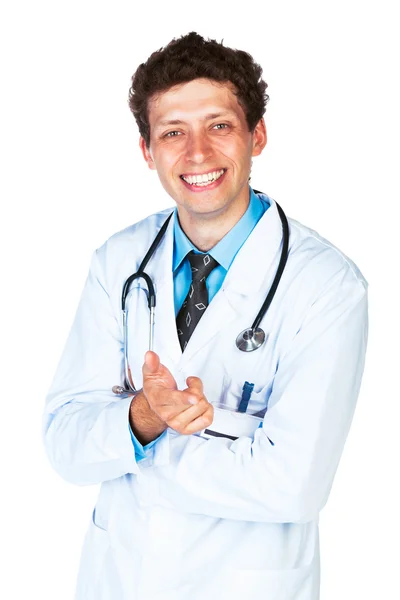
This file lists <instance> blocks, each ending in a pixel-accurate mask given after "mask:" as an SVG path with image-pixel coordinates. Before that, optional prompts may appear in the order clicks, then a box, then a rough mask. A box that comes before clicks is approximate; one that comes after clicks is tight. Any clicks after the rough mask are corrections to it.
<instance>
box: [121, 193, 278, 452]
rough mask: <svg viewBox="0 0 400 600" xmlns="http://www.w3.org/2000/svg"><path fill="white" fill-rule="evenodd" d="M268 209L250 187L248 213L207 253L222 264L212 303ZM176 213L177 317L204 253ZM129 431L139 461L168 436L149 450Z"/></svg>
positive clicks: (214, 274)
mask: <svg viewBox="0 0 400 600" xmlns="http://www.w3.org/2000/svg"><path fill="white" fill-rule="evenodd" d="M268 208H269V203H268V202H267V201H264V200H261V199H260V198H259V197H258V196H256V194H255V193H254V191H253V190H252V188H251V187H250V202H249V206H248V207H247V210H246V212H245V213H244V215H243V216H242V218H241V219H240V220H239V221H238V222H237V223H236V225H235V226H234V227H232V229H231V230H230V231H228V233H227V234H226V235H224V237H223V238H222V239H221V240H220V241H219V242H218V244H216V245H215V246H214V248H212V249H211V250H209V251H208V254H210V255H211V256H212V257H213V258H214V259H215V260H216V261H217V262H218V263H219V264H218V266H217V267H215V269H213V270H212V271H211V273H210V275H209V276H208V277H207V279H206V286H207V290H208V302H209V303H210V302H211V301H212V299H213V298H214V296H215V294H216V293H217V292H218V290H219V289H220V287H221V285H222V283H223V281H224V279H225V276H226V274H227V272H228V269H229V267H230V266H231V264H232V263H233V260H234V258H235V256H236V254H237V253H238V252H239V250H240V248H241V247H242V246H243V244H244V242H245V241H246V240H247V238H248V237H249V235H250V233H251V232H252V231H253V229H254V227H255V226H256V225H257V223H258V221H259V220H260V219H261V217H262V216H263V214H264V213H265V211H266V210H267V209H268ZM176 213H177V211H176V209H175V225H174V253H173V261H172V263H173V264H172V271H173V277H174V299H175V316H176V315H177V314H178V312H179V309H180V307H181V306H182V304H183V301H184V299H185V298H186V296H187V293H188V291H189V287H190V283H191V281H192V271H191V268H190V264H189V261H188V259H187V258H186V256H187V254H188V252H190V251H191V250H193V251H194V252H196V253H197V254H199V253H201V250H199V249H198V248H196V247H195V246H193V244H192V242H191V241H190V240H189V239H188V237H187V236H186V235H185V233H184V232H183V230H182V228H181V226H180V224H179V219H178V218H177V214H176ZM129 429H130V432H131V438H132V443H133V445H134V448H135V457H136V461H139V460H141V459H143V458H145V457H146V450H148V449H149V448H151V447H152V446H153V445H154V444H155V443H156V442H157V441H158V440H159V439H160V438H161V437H162V436H163V435H165V433H166V432H165V431H164V432H163V433H162V434H161V435H160V436H159V437H158V438H157V439H155V440H153V441H152V442H150V443H149V444H147V445H146V446H142V444H140V442H139V441H138V440H137V439H136V437H135V435H134V434H133V432H132V429H131V428H130V427H129Z"/></svg>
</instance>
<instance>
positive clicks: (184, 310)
mask: <svg viewBox="0 0 400 600" xmlns="http://www.w3.org/2000/svg"><path fill="white" fill-rule="evenodd" d="M187 258H188V260H189V262H190V266H191V267H192V283H191V284H190V288H189V292H188V294H187V296H186V298H185V300H184V302H183V304H182V307H181V309H180V311H179V312H178V315H177V317H176V327H177V330H178V337H179V343H180V345H181V348H182V352H183V351H184V350H185V348H186V346H187V343H188V341H189V339H190V336H191V335H192V333H193V331H194V330H195V327H196V325H197V324H198V322H199V321H200V319H201V317H202V316H203V314H204V312H205V310H206V308H207V306H208V291H207V287H206V279H207V277H208V276H209V274H210V273H211V271H212V270H213V269H215V267H216V266H217V265H218V264H219V263H218V262H217V261H216V260H215V259H214V258H213V257H212V256H210V255H209V254H195V253H194V252H193V251H191V252H189V254H188V255H187Z"/></svg>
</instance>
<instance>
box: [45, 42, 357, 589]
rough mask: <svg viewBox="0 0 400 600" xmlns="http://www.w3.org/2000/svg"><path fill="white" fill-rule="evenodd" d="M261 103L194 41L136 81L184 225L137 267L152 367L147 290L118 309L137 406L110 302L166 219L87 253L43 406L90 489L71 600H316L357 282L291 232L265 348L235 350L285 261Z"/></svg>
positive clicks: (353, 386) (157, 59)
mask: <svg viewBox="0 0 400 600" xmlns="http://www.w3.org/2000/svg"><path fill="white" fill-rule="evenodd" d="M266 87H267V85H266V83H265V82H264V81H263V80H262V79H261V68H260V67H259V66H258V65H257V64H256V63H254V61H253V59H252V57H251V56H250V55H249V54H246V53H244V52H241V51H238V50H233V49H230V48H227V47H224V46H223V45H222V44H220V43H217V42H216V41H213V40H208V41H206V40H204V39H203V38H202V37H201V36H199V35H197V34H196V33H193V32H192V33H190V34H188V35H186V36H183V37H181V38H179V39H178V40H173V41H171V42H170V44H168V46H166V47H165V48H163V49H161V50H159V51H157V52H155V53H153V54H152V55H151V56H150V58H149V59H148V60H147V62H146V63H144V64H141V65H140V66H139V68H138V69H137V71H136V73H135V75H134V76H133V78H132V88H131V90H130V107H131V109H132V112H133V114H134V116H135V118H136V121H137V123H138V126H139V131H140V148H141V151H142V153H143V156H144V159H145V161H146V162H147V165H148V166H149V168H150V169H154V170H156V171H157V174H158V176H159V178H160V181H161V184H162V186H163V188H164V189H165V190H166V191H167V193H168V194H169V195H170V196H171V198H172V199H173V200H174V201H175V203H176V209H175V211H174V212H173V216H172V218H171V220H170V222H169V224H168V227H167V229H166V232H165V235H164V237H163V238H162V240H161V242H160V244H159V246H158V248H157V250H156V251H155V253H154V254H153V257H152V258H151V259H150V261H149V262H148V265H147V267H146V272H147V273H148V275H149V276H150V277H151V279H152V281H153V282H154V286H155V291H156V295H157V304H156V320H155V330H154V351H152V352H149V351H147V350H148V305H147V293H146V291H145V290H146V288H145V285H144V282H143V280H141V279H138V280H135V282H134V283H133V284H132V286H131V288H130V291H129V294H128V298H127V303H128V305H129V313H128V332H129V334H128V342H129V345H128V363H129V374H130V376H131V379H132V381H133V382H134V384H135V386H136V388H138V389H139V388H141V387H142V388H143V389H142V391H139V393H137V394H133V393H128V394H122V395H115V394H114V393H113V391H112V388H113V386H114V385H115V384H118V383H119V384H121V385H122V382H123V380H124V343H123V339H124V338H123V324H122V315H121V292H122V288H123V285H124V282H125V281H126V279H127V278H128V277H129V276H130V275H131V274H132V273H134V272H135V271H137V270H138V267H139V265H140V263H141V261H142V259H143V257H144V256H145V254H146V253H147V251H148V249H149V247H150V246H151V244H152V242H153V240H154V238H155V237H156V235H157V233H158V231H159V230H160V228H161V226H162V224H163V223H164V222H165V220H166V218H167V217H168V215H169V214H170V213H171V209H169V210H165V211H161V212H160V213H157V214H153V215H151V216H149V217H148V218H146V219H144V220H143V221H141V222H139V223H136V224H135V225H133V226H131V227H128V228H127V229H126V230H124V231H122V232H119V233H117V234H115V235H114V236H112V237H111V238H110V239H109V240H108V241H107V242H106V243H105V244H104V245H103V246H102V247H101V248H100V249H98V250H97V251H96V252H95V254H94V256H93V259H92V263H91V267H90V272H89V276H88V279H87V282H86V285H85V288H84V291H83V294H82V298H81V301H80V304H79V307H78V311H77V315H76V318H75V321H74V324H73V327H72V330H71V333H70V336H69V338H68V341H67V344H66V347H65V350H64V353H63V355H62V358H61V361H60V364H59V367H58V370H57V373H56V376H55V379H54V381H53V384H52V387H51V390H50V392H49V394H48V398H47V403H46V408H45V415H44V440H45V446H46V451H47V454H48V457H49V460H50V462H51V464H52V465H53V467H54V468H55V469H56V471H57V472H58V473H59V474H60V475H61V476H62V477H63V478H65V479H66V480H67V481H70V482H73V483H76V484H77V485H89V484H101V489H100V493H99V497H98V500H97V503H96V507H95V509H94V511H93V516H92V520H91V522H90V525H89V530H88V532H87V536H86V540H85V543H84V548H83V553H82V559H81V566H80V571H79V576H78V584H77V592H76V600H84V599H85V600H125V599H126V600H128V599H129V600H160V599H162V600H188V599H189V598H190V599H191V600H200V599H204V598H207V599H208V600H217V599H218V600H228V599H229V600H232V599H237V600H239V599H240V600H243V598H245V599H250V598H268V600H317V599H318V598H319V545H318V515H319V512H320V510H321V509H322V508H323V506H324V505H325V503H326V501H327V498H328V495H329V492H330V489H331V486H332V481H333V478H334V475H335V472H336V469H337V466H338V463H339V460H340V456H341V453H342V450H343V446H344V443H345V440H346V437H347V434H348V431H349V427H350V424H351V420H352V416H353V412H354V408H355V404H356V400H357V396H358V392H359V388H360V383H361V377H362V373H363V368H364V356H365V349H366V341H367V283H366V281H365V279H364V278H363V276H362V274H361V273H360V271H359V270H358V268H357V267H356V265H355V264H354V263H353V262H352V261H351V260H350V259H349V258H348V257H346V256H345V255H344V254H343V253H341V252H340V251H339V250H338V249H337V248H335V247H334V246H333V245H332V244H330V243H329V242H328V241H327V240H325V239H323V238H321V237H320V236H319V235H318V234H317V233H316V232H315V231H313V230H311V229H308V228H307V227H305V226H303V225H302V224H300V223H298V222H297V221H294V220H291V219H289V231H290V237H289V240H290V241H289V253H288V259H287V263H286V267H285V269H284V272H283V275H282V278H281V280H280V282H279V285H278V288H277V291H276V294H275V297H274V299H273V301H272V303H271V306H270V308H269V309H268V311H267V313H266V315H265V317H264V318H263V320H262V323H261V327H262V328H263V330H264V331H265V334H266V339H265V342H264V344H263V345H262V346H261V347H260V348H258V349H257V350H256V351H252V352H241V351H240V350H239V349H238V348H237V346H236V343H235V340H236V338H237V335H238V333H240V332H241V331H243V330H244V329H246V328H247V327H249V326H250V324H251V323H252V322H253V320H254V317H255V315H256V314H257V313H258V311H259V308H260V306H261V305H262V303H263V302H264V299H265V297H266V295H267V294H268V292H269V290H270V288H271V284H272V282H273V279H274V277H275V274H276V271H277V267H278V263H279V259H280V256H281V251H282V224H281V220H280V217H279V214H278V209H277V204H276V203H275V201H274V200H273V199H272V198H269V197H268V196H267V195H265V194H262V193H256V192H255V191H254V190H253V189H252V188H251V187H250V186H249V183H248V182H249V175H250V170H251V162H252V158H253V157H255V156H258V155H260V154H261V152H262V150H263V148H264V147H265V144H266V141H267V137H266V129H265V123H264V120H263V114H264V112H265V106H266V102H267V100H268V96H267V95H266V93H265V90H266ZM138 176H140V174H138ZM146 200H147V199H146V198H137V199H136V201H141V202H143V201H146ZM150 202H151V200H150ZM206 267H207V268H206ZM203 268H204V271H202V272H201V275H202V276H201V277H198V276H197V273H198V272H199V270H200V271H201V270H202V269H203ZM192 296H193V297H194V300H193V298H192ZM194 307H195V308H196V307H197V309H198V312H199V313H200V314H194V312H193V310H194ZM199 307H200V308H199ZM188 315H189V316H188ZM246 386H247V387H246ZM243 390H245V395H246V397H247V406H246V409H245V410H244V411H243V410H242V411H241V410H240V406H241V403H242V402H243V397H244V391H243ZM207 431H209V432H210V431H211V432H212V434H207Z"/></svg>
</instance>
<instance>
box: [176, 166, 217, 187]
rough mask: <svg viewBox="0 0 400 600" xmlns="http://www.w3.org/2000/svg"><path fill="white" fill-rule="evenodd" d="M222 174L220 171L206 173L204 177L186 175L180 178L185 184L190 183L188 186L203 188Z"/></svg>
mask: <svg viewBox="0 0 400 600" xmlns="http://www.w3.org/2000/svg"><path fill="white" fill-rule="evenodd" d="M223 173H224V169H221V170H220V171H213V172H212V173H206V174H204V175H188V176H187V177H183V176H182V179H184V180H185V181H186V182H187V183H190V185H200V186H202V187H204V186H205V185H208V184H209V183H211V182H214V181H216V180H217V179H219V178H220V177H221V175H222V174H223Z"/></svg>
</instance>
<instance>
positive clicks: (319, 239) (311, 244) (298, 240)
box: [288, 218, 368, 286]
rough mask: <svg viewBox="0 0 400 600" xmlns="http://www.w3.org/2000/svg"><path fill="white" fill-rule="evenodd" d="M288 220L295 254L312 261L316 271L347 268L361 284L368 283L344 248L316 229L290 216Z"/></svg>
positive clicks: (292, 250)
mask: <svg viewBox="0 0 400 600" xmlns="http://www.w3.org/2000/svg"><path fill="white" fill-rule="evenodd" d="M288 221H289V227H290V235H291V252H292V254H293V255H295V256H297V257H298V258H299V259H300V258H301V259H302V260H304V261H307V262H308V261H311V263H312V267H313V269H315V270H316V271H319V270H321V269H323V270H326V269H328V270H329V271H334V272H335V271H337V270H341V271H343V270H345V271H348V272H349V274H350V275H351V277H353V278H354V280H356V281H357V282H359V283H360V284H361V285H363V286H367V285H368V282H367V280H366V279H365V277H364V275H363V274H362V272H361V271H360V269H359V268H358V266H357V265H356V264H355V262H354V261H353V260H352V259H351V258H350V257H349V256H347V255H346V254H345V253H344V252H343V251H342V250H340V249H339V248H338V247H337V246H335V245H334V244H333V243H332V242H330V241H329V240H327V239H326V238H324V237H323V236H321V235H320V234H319V233H318V232H317V231H315V230H314V229H311V228H310V227H307V226H306V225H303V224H302V223H300V222H299V221H296V220H295V219H292V218H289V219H288Z"/></svg>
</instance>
